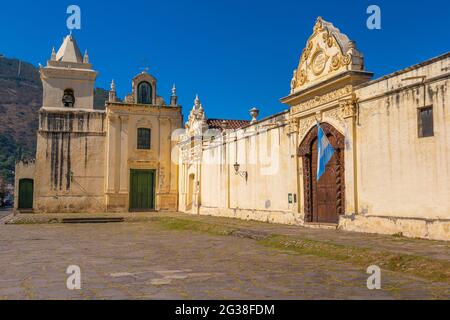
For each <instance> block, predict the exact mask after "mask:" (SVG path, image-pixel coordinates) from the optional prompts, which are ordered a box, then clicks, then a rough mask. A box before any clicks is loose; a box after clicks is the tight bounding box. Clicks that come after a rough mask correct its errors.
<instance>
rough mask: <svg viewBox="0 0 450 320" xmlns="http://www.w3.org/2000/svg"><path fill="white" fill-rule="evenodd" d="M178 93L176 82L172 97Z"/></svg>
mask: <svg viewBox="0 0 450 320" xmlns="http://www.w3.org/2000/svg"><path fill="white" fill-rule="evenodd" d="M176 95H177V86H176V85H175V84H173V87H172V97H174V96H176Z"/></svg>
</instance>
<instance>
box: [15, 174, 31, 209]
mask: <svg viewBox="0 0 450 320" xmlns="http://www.w3.org/2000/svg"><path fill="white" fill-rule="evenodd" d="M33 192H34V181H33V180H32V179H21V180H20V181H19V206H18V207H19V209H33Z"/></svg>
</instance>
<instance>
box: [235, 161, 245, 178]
mask: <svg viewBox="0 0 450 320" xmlns="http://www.w3.org/2000/svg"><path fill="white" fill-rule="evenodd" d="M240 167H241V165H240V164H239V163H237V162H236V163H235V164H234V171H235V173H236V175H239V176H241V177H242V178H244V179H245V181H248V172H247V171H239V168H240Z"/></svg>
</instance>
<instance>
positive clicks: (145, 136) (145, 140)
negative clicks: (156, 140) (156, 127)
mask: <svg viewBox="0 0 450 320" xmlns="http://www.w3.org/2000/svg"><path fill="white" fill-rule="evenodd" d="M150 142H151V130H150V129H145V128H139V129H138V136H137V148H138V149H139V150H150Z"/></svg>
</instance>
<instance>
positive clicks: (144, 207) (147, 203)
mask: <svg viewBox="0 0 450 320" xmlns="http://www.w3.org/2000/svg"><path fill="white" fill-rule="evenodd" d="M155 173H156V171H155V170H131V173H130V211H152V210H155V176H156V174H155Z"/></svg>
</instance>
